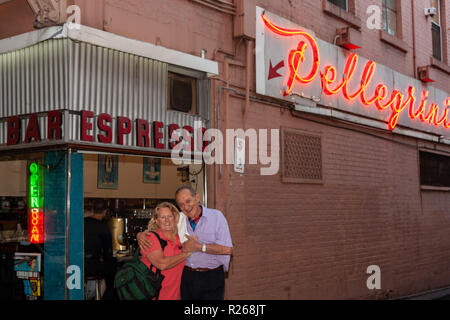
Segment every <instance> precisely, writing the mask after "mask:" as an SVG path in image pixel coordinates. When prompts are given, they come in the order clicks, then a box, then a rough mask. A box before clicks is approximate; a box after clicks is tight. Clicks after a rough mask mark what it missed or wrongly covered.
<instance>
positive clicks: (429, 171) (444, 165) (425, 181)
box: [420, 151, 450, 188]
mask: <svg viewBox="0 0 450 320" xmlns="http://www.w3.org/2000/svg"><path fill="white" fill-rule="evenodd" d="M420 184H421V185H422V186H432V187H445V188H450V156H445V155H441V154H436V153H431V152H424V151H421V152H420Z"/></svg>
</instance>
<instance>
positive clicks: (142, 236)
mask: <svg viewBox="0 0 450 320" xmlns="http://www.w3.org/2000/svg"><path fill="white" fill-rule="evenodd" d="M150 234H151V232H150V231H144V232H139V233H138V234H137V235H136V239H137V242H138V244H139V248H141V251H146V250H150V249H151V248H152V242H151V241H150V240H149V238H148V237H147V236H149V235H150Z"/></svg>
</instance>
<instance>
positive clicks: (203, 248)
mask: <svg viewBox="0 0 450 320" xmlns="http://www.w3.org/2000/svg"><path fill="white" fill-rule="evenodd" d="M202 252H206V244H203V245H202Z"/></svg>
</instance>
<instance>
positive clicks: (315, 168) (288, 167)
mask: <svg viewBox="0 0 450 320" xmlns="http://www.w3.org/2000/svg"><path fill="white" fill-rule="evenodd" d="M281 139H282V157H283V162H282V181H283V182H286V183H322V182H323V172H322V137H321V136H320V135H319V134H313V133H309V132H304V131H301V130H296V129H283V130H282V137H281Z"/></svg>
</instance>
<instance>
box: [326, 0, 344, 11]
mask: <svg viewBox="0 0 450 320" xmlns="http://www.w3.org/2000/svg"><path fill="white" fill-rule="evenodd" d="M327 1H328V2H329V3H331V4H332V5H335V6H336V7H339V8H341V9H342V10H345V11H347V12H349V7H348V4H349V3H348V0H345V8H342V7H341V6H339V5H338V4H335V3H333V2H331V0H327Z"/></svg>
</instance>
